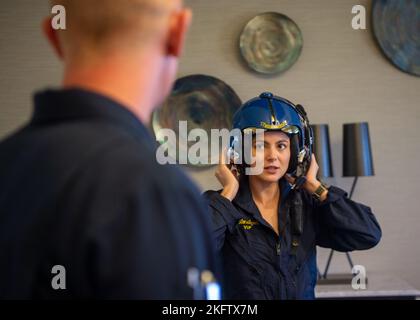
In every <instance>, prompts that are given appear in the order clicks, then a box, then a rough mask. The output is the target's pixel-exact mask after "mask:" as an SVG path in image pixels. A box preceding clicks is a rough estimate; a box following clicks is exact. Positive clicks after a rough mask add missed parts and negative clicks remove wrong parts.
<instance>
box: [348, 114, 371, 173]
mask: <svg viewBox="0 0 420 320" xmlns="http://www.w3.org/2000/svg"><path fill="white" fill-rule="evenodd" d="M374 174H375V173H374V170H373V159H372V150H371V145H370V136H369V124H368V123H367V122H360V123H347V124H344V125H343V177H361V176H373V175H374Z"/></svg>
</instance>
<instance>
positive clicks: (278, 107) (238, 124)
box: [231, 92, 313, 177]
mask: <svg viewBox="0 0 420 320" xmlns="http://www.w3.org/2000/svg"><path fill="white" fill-rule="evenodd" d="M233 128H234V129H240V131H241V132H242V133H244V132H246V131H247V130H251V131H252V130H254V129H264V130H266V131H274V130H276V131H277V130H279V131H282V132H284V133H286V134H287V135H288V136H289V137H290V151H291V157H290V163H289V168H288V170H287V172H288V173H290V174H292V175H295V176H297V177H300V176H304V175H305V174H306V170H307V169H308V167H309V164H310V159H311V153H312V144H313V132H312V128H311V127H310V126H309V121H308V118H307V115H306V112H305V110H304V108H303V107H302V106H301V105H294V104H293V103H292V102H290V101H288V100H286V99H284V98H281V97H277V96H275V95H273V94H272V93H270V92H264V93H262V94H261V95H260V96H259V97H256V98H253V99H251V100H249V101H248V102H246V103H245V104H244V105H242V107H241V108H240V109H239V110H238V111H237V112H236V113H235V115H234V116H233ZM237 140H238V138H234V139H233V141H232V143H231V147H232V148H233V147H234V143H235V141H237Z"/></svg>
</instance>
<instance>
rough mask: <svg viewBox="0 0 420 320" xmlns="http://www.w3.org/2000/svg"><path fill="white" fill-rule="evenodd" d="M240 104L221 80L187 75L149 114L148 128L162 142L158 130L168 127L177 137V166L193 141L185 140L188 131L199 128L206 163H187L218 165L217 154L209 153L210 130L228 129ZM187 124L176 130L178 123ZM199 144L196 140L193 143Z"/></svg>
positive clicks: (176, 83) (233, 93)
mask: <svg viewBox="0 0 420 320" xmlns="http://www.w3.org/2000/svg"><path fill="white" fill-rule="evenodd" d="M241 105H242V102H241V100H240V99H239V97H238V96H237V95H236V93H235V92H234V91H233V89H232V88H231V87H230V86H228V85H227V84H226V83H224V82H223V81H222V80H219V79H217V78H214V77H211V76H207V75H191V76H187V77H183V78H180V79H178V80H177V81H176V82H175V86H174V88H173V90H172V93H171V95H170V96H169V98H168V99H167V100H166V101H165V102H164V104H163V105H162V106H161V108H159V109H158V110H156V111H155V112H154V114H153V119H152V127H153V131H154V132H155V135H156V139H157V141H159V142H160V143H166V142H165V141H163V138H162V137H161V136H160V134H159V130H160V129H162V128H169V129H172V130H174V131H175V133H176V135H177V141H178V142H177V145H176V146H171V147H175V148H176V150H177V159H176V160H177V163H182V161H180V155H181V157H184V158H185V157H186V156H187V154H186V153H187V152H188V150H190V148H191V146H192V145H194V144H196V142H195V141H188V140H187V138H188V133H189V132H190V131H191V130H192V129H203V130H204V132H205V133H206V135H207V137H208V140H209V148H208V164H202V163H191V162H190V161H188V163H187V164H188V165H192V166H195V167H203V166H208V165H209V164H211V163H218V160H219V158H218V155H215V154H213V155H212V154H211V152H210V137H211V129H218V130H220V129H222V128H227V129H229V131H230V130H231V129H232V128H231V127H232V118H233V114H234V113H235V112H236V110H237V109H239V107H240V106H241ZM180 121H187V127H188V130H187V131H186V132H185V131H183V130H180V127H179V122H180ZM198 140H200V141H203V140H202V138H201V137H200V138H199V139H197V141H198ZM182 164H183V163H182Z"/></svg>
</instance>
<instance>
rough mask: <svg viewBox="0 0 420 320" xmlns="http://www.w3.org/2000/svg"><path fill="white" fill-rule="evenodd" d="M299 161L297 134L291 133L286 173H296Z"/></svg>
mask: <svg viewBox="0 0 420 320" xmlns="http://www.w3.org/2000/svg"><path fill="white" fill-rule="evenodd" d="M298 162H299V135H298V134H293V135H291V136H290V161H289V168H288V169H287V173H290V174H294V173H296V170H297V166H298Z"/></svg>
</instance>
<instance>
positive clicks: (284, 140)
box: [255, 139, 289, 144]
mask: <svg viewBox="0 0 420 320" xmlns="http://www.w3.org/2000/svg"><path fill="white" fill-rule="evenodd" d="M255 142H263V143H264V144H269V143H268V142H267V141H264V140H256V141H255ZM280 142H287V143H288V142H289V140H286V139H282V140H277V141H276V142H275V143H280Z"/></svg>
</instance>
